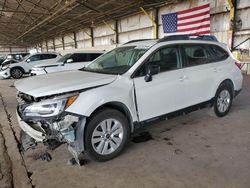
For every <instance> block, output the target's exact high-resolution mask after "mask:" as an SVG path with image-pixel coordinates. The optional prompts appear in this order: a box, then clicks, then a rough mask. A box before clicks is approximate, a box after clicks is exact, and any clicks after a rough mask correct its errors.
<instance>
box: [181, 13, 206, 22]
mask: <svg viewBox="0 0 250 188" xmlns="http://www.w3.org/2000/svg"><path fill="white" fill-rule="evenodd" d="M206 14H209V11H206V12H202V13H199V14H193V15H190V16H185V17H182V18H179V17H178V20H186V19H190V18H195V17H198V16H204V15H206Z"/></svg>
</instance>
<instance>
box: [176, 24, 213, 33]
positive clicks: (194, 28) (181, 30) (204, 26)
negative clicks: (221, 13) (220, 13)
mask: <svg viewBox="0 0 250 188" xmlns="http://www.w3.org/2000/svg"><path fill="white" fill-rule="evenodd" d="M201 28H207V29H209V28H210V24H206V25H199V26H198V27H192V28H186V29H178V30H177V32H183V31H193V30H198V29H201Z"/></svg>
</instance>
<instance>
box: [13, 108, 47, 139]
mask: <svg viewBox="0 0 250 188" xmlns="http://www.w3.org/2000/svg"><path fill="white" fill-rule="evenodd" d="M16 116H17V120H18V124H19V126H20V127H21V129H22V130H23V131H24V132H25V133H26V134H28V135H29V136H30V137H31V138H33V139H35V140H36V141H37V142H42V141H43V140H44V139H45V134H44V133H43V132H40V131H37V130H35V129H34V128H32V126H31V125H29V124H27V123H26V122H24V121H23V120H22V119H21V117H20V116H19V114H18V111H16Z"/></svg>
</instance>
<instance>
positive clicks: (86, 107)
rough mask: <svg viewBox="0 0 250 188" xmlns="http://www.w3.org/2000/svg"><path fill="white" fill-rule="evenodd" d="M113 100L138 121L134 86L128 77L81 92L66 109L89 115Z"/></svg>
mask: <svg viewBox="0 0 250 188" xmlns="http://www.w3.org/2000/svg"><path fill="white" fill-rule="evenodd" d="M114 102H117V103H121V104H123V105H125V106H126V107H127V109H128V110H129V112H130V114H131V117H132V120H133V121H138V118H137V115H136V114H137V113H136V108H135V97H134V86H133V82H132V80H128V79H127V80H123V79H119V80H118V81H115V82H113V83H111V84H108V85H105V86H102V87H98V88H94V89H90V90H87V91H84V92H82V93H81V94H80V95H79V97H78V98H77V99H76V101H75V102H74V103H73V104H72V105H71V106H70V107H69V108H67V109H66V111H67V112H71V113H75V114H79V115H82V116H85V117H89V116H91V114H92V113H93V112H94V111H95V110H96V109H97V108H99V107H101V106H103V105H105V104H107V103H114Z"/></svg>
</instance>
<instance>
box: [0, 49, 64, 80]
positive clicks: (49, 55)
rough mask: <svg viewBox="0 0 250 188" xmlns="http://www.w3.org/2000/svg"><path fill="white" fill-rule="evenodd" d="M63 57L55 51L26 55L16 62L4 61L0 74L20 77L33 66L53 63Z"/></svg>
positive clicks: (6, 76)
mask: <svg viewBox="0 0 250 188" xmlns="http://www.w3.org/2000/svg"><path fill="white" fill-rule="evenodd" d="M60 57H61V55H60V54H58V53H55V52H46V53H36V54H31V55H29V56H26V57H24V59H23V60H21V61H20V62H16V63H7V62H6V63H3V64H2V66H1V69H0V76H1V77H3V78H10V77H12V78H15V79H19V78H21V77H22V76H23V74H28V73H30V71H31V68H32V67H33V66H35V65H39V64H42V63H53V62H55V61H57V60H58V59H59V58H60ZM9 62H10V61H9Z"/></svg>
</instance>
